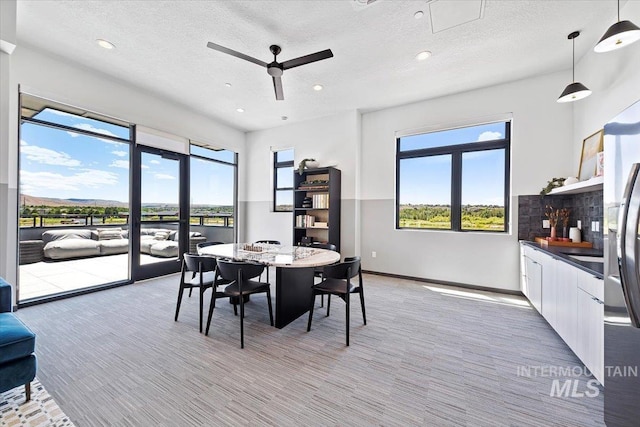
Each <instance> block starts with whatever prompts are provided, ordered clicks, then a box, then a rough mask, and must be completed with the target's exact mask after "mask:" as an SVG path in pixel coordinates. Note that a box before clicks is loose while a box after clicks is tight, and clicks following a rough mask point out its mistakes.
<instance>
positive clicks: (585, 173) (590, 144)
mask: <svg viewBox="0 0 640 427" xmlns="http://www.w3.org/2000/svg"><path fill="white" fill-rule="evenodd" d="M602 131H603V130H602V129H600V130H599V131H597V132H595V133H594V134H592V135H589V136H588V137H586V138H585V139H584V140H583V141H582V151H581V153H580V166H579V168H578V179H579V180H580V181H584V180H587V179H590V178H593V177H594V176H596V170H597V164H598V153H599V152H601V151H602V134H603V132H602Z"/></svg>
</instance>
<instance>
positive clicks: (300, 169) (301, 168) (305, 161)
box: [298, 159, 318, 175]
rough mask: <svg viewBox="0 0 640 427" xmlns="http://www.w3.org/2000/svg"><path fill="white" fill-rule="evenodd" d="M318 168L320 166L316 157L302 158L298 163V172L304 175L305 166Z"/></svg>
mask: <svg viewBox="0 0 640 427" xmlns="http://www.w3.org/2000/svg"><path fill="white" fill-rule="evenodd" d="M305 167H307V168H317V167H318V162H317V161H316V159H302V160H301V161H300V163H299V164H298V173H299V174H300V175H302V172H304V168H305Z"/></svg>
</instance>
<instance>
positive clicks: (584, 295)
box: [575, 271, 604, 384]
mask: <svg viewBox="0 0 640 427" xmlns="http://www.w3.org/2000/svg"><path fill="white" fill-rule="evenodd" d="M603 293H604V284H603V280H602V279H600V278H598V277H595V276H593V275H591V274H589V273H587V272H584V271H579V272H578V300H577V304H578V306H577V310H576V311H577V313H578V336H577V344H576V347H577V348H576V350H575V353H576V355H577V356H578V357H579V358H580V360H582V362H583V363H584V365H585V366H586V367H587V368H588V369H589V370H590V371H591V372H592V373H593V376H594V377H596V379H598V381H600V383H602V384H604V301H603V299H604V298H603ZM593 294H597V296H596V295H593Z"/></svg>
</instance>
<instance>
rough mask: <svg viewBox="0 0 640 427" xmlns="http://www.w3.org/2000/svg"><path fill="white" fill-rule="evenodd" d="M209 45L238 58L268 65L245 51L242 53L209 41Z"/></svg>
mask: <svg viewBox="0 0 640 427" xmlns="http://www.w3.org/2000/svg"><path fill="white" fill-rule="evenodd" d="M207 47H208V48H211V49H213V50H217V51H219V52H223V53H227V54H229V55H231V56H235V57H236V58H240V59H244V60H245V61H249V62H253V63H254V64H258V65H261V66H263V67H266V66H267V63H266V62H264V61H260V60H259V59H256V58H253V57H251V56H249V55H245V54H244V53H240V52H237V51H235V50H233V49H229V48H228V47H224V46H220V45H219V44H215V43H211V42H209V43H207Z"/></svg>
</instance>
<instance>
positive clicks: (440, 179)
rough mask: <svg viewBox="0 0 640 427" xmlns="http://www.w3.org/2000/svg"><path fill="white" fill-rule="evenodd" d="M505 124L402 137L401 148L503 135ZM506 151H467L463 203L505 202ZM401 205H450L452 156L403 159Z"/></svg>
mask: <svg viewBox="0 0 640 427" xmlns="http://www.w3.org/2000/svg"><path fill="white" fill-rule="evenodd" d="M504 132H505V125H504V123H491V124H486V125H480V126H473V127H466V128H458V129H451V130H447V131H441V132H433V133H427V134H420V135H412V136H408V137H402V138H401V139H400V148H401V150H403V151H404V150H414V149H420V148H432V147H437V146H447V145H456V144H464V143H468V142H474V141H475V142H478V143H482V141H491V140H494V139H499V138H504ZM504 160H505V159H504V152H503V151H502V150H491V151H483V152H471V153H465V154H463V157H462V204H463V205H466V204H473V205H500V206H503V205H504ZM400 185H401V188H400V200H399V202H400V204H437V205H449V204H451V156H449V155H442V156H431V157H421V158H414V159H402V160H401V161H400Z"/></svg>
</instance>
